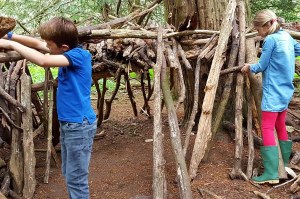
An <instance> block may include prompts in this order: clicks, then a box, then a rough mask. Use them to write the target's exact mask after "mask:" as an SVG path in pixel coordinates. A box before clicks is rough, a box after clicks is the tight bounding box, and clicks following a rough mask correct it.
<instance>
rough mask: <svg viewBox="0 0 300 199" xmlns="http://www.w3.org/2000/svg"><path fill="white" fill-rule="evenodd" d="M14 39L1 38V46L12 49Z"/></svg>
mask: <svg viewBox="0 0 300 199" xmlns="http://www.w3.org/2000/svg"><path fill="white" fill-rule="evenodd" d="M11 43H12V41H9V40H6V39H0V48H5V49H12V45H11Z"/></svg>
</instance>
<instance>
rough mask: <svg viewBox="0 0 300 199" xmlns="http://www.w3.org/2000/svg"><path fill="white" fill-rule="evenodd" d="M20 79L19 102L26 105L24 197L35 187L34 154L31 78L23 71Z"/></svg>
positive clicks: (30, 196)
mask: <svg viewBox="0 0 300 199" xmlns="http://www.w3.org/2000/svg"><path fill="white" fill-rule="evenodd" d="M20 80H21V102H22V104H23V105H24V106H25V107H26V113H23V114H22V120H23V124H22V128H23V129H24V132H23V150H24V188H23V195H24V197H25V198H32V197H33V194H34V191H35V187H36V179H35V163H36V160H35V154H34V143H33V130H32V110H31V79H30V77H28V76H27V75H26V74H25V73H24V72H23V74H22V75H21V77H20Z"/></svg>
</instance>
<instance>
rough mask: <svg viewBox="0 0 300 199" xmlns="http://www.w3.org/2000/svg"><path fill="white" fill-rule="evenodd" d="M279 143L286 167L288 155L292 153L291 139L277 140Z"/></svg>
mask: <svg viewBox="0 0 300 199" xmlns="http://www.w3.org/2000/svg"><path fill="white" fill-rule="evenodd" d="M279 145H280V150H281V154H282V159H283V163H284V166H285V167H286V166H288V164H289V160H290V156H291V153H292V141H291V140H287V141H282V140H279Z"/></svg>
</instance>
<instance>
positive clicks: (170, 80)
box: [0, 0, 300, 199]
mask: <svg viewBox="0 0 300 199" xmlns="http://www.w3.org/2000/svg"><path fill="white" fill-rule="evenodd" d="M166 2H168V3H169V4H166V10H167V11H168V13H176V12H177V11H178V10H180V9H182V13H181V15H180V16H177V17H175V15H171V14H170V15H169V16H168V20H167V21H168V24H167V25H163V26H162V25H161V26H158V25H155V26H154V25H152V26H147V25H146V26H141V25H140V23H138V22H139V21H140V20H141V21H143V20H145V19H147V16H148V15H149V14H150V13H151V12H152V11H153V10H154V9H156V8H157V6H158V5H159V4H160V3H161V0H157V1H153V2H152V3H151V4H149V5H148V6H147V7H145V8H144V9H136V10H134V11H133V12H131V13H130V14H129V15H128V16H125V17H113V16H111V17H110V20H108V21H107V22H105V23H102V24H98V25H93V26H83V27H78V30H79V35H80V44H81V45H82V46H83V47H84V48H85V49H87V50H89V51H90V52H91V54H92V56H93V73H92V79H93V85H94V86H95V88H96V92H97V105H96V112H97V118H98V123H97V125H98V128H100V127H101V125H102V124H103V121H106V120H108V119H109V118H110V113H111V110H112V108H113V106H112V105H113V103H114V100H115V98H116V95H117V93H118V92H119V91H120V85H121V79H122V78H123V79H124V81H125V85H126V92H127V94H128V100H129V101H130V104H131V107H128V109H132V112H133V115H134V116H136V117H138V115H139V114H145V115H147V117H148V118H149V120H152V121H153V174H152V175H153V178H152V196H151V197H150V198H155V199H158V198H168V187H167V186H166V176H165V169H166V168H165V165H166V161H165V157H164V147H163V140H164V134H166V133H169V134H170V137H171V143H169V144H170V145H171V148H172V150H173V155H174V159H175V166H176V172H177V173H176V176H177V177H176V180H175V181H176V183H177V186H178V190H179V191H178V192H179V198H184V199H191V198H195V197H194V194H193V191H192V186H193V181H194V180H195V179H196V178H197V176H199V174H201V170H198V168H199V165H200V164H201V163H202V162H204V161H206V160H207V159H209V158H210V149H211V148H212V146H213V145H214V143H213V142H214V138H215V136H216V134H217V132H218V130H219V129H220V128H223V129H226V131H228V132H229V134H231V135H232V136H233V137H234V138H233V139H234V142H235V151H234V164H233V165H232V167H231V168H230V170H229V171H228V175H229V177H230V179H231V180H243V181H247V182H249V183H251V181H250V179H251V177H252V176H254V175H257V168H254V166H253V165H254V162H255V161H257V158H255V153H257V151H256V150H255V148H258V147H259V146H261V145H262V139H261V127H260V126H261V124H260V123H261V121H260V118H261V109H260V107H261V106H260V105H261V93H262V80H261V79H262V77H261V74H249V75H243V74H242V73H241V72H240V71H241V67H242V66H243V65H244V64H245V63H255V62H257V60H258V58H259V56H260V53H261V44H262V38H260V37H258V36H257V34H256V32H254V31H253V30H252V26H251V23H250V22H249V21H248V19H247V15H246V14H247V9H246V8H247V1H246V2H245V1H243V0H237V1H236V0H222V1H220V3H219V4H216V5H217V6H218V8H214V9H213V10H212V11H211V9H210V8H209V3H208V1H203V2H202V3H203V4H205V5H208V6H207V7H202V8H200V7H201V6H200V5H196V4H195V3H194V2H193V3H191V4H189V6H187V2H189V1H181V3H177V4H175V3H174V4H173V3H171V2H172V1H166ZM221 2H222V3H221ZM176 6H177V7H176ZM197 6H198V7H197ZM201 9H202V10H201ZM200 11H201V12H200ZM284 25H285V28H286V31H288V32H289V33H290V34H291V36H292V37H293V38H295V39H296V40H299V39H300V33H299V29H300V26H295V27H296V28H292V26H290V24H284ZM15 26H16V21H15V20H14V19H12V18H10V17H0V38H1V37H3V36H4V35H5V34H7V33H8V32H9V31H12V30H14V28H15ZM297 28H299V29H297ZM0 67H1V70H0V96H1V98H0V121H1V122H0V145H1V147H3V146H4V145H9V149H10V157H9V158H3V159H0V181H1V189H0V199H5V198H22V197H24V198H33V196H34V194H35V190H36V186H37V182H36V174H35V167H36V151H37V150H41V149H37V148H35V145H34V139H36V138H37V137H38V136H39V135H42V134H43V135H44V136H46V137H47V143H46V148H45V149H43V150H42V151H43V152H44V153H46V163H45V165H46V166H45V168H44V178H43V182H44V183H46V184H47V183H51V182H49V175H51V172H50V170H51V166H50V163H51V161H53V162H54V165H55V166H56V167H58V168H59V167H60V166H61V165H60V158H59V154H58V152H57V151H56V149H55V146H56V145H57V144H58V143H59V123H58V118H57V112H56V103H55V98H56V88H57V86H58V83H57V80H56V79H55V78H53V74H52V72H51V70H50V69H49V68H45V81H44V82H39V83H33V82H32V79H31V76H32V74H30V71H29V69H28V61H27V60H26V59H24V58H23V57H22V56H21V55H20V54H19V53H17V52H15V51H6V50H2V49H1V52H0ZM295 67H296V73H297V74H299V71H300V69H299V67H300V64H299V62H298V63H297V64H296V66H295ZM149 69H153V71H154V77H153V78H151V76H150V72H149ZM130 72H135V73H137V74H138V77H139V78H140V79H139V82H140V89H141V93H142V98H143V103H144V104H143V106H142V107H138V106H137V105H136V102H135V96H134V93H133V92H132V85H131V79H130V76H129V73H130ZM108 79H113V80H114V81H115V88H114V91H113V92H112V93H111V94H109V95H108V93H107V86H106V84H107V81H108ZM99 80H102V86H101V85H100V84H99ZM294 83H295V85H297V84H299V82H297V80H295V82H294ZM91 86H92V85H91ZM296 87H297V86H296ZM40 92H42V93H43V95H42V97H41V95H39V93H40ZM174 95H176V96H177V97H174ZM151 100H153V106H152V107H151V106H150V105H149V101H151ZM299 104H300V99H299V98H296V97H295V98H293V100H292V101H291V103H290V107H289V109H288V116H287V121H286V123H287V125H288V126H289V127H290V129H292V130H290V131H291V132H298V131H299V130H298V129H300V118H299V117H300V113H299V112H297V110H298V109H299ZM180 108H183V110H184V117H183V118H182V119H181V120H180V121H179V119H178V117H177V110H178V109H180ZM163 109H166V110H167V118H168V121H167V123H168V125H169V132H163V130H162V115H161V112H162V110H163ZM182 127H183V128H182ZM193 134H196V135H195V136H196V137H195V140H194V142H192V141H191V136H192V135H193ZM292 140H293V141H294V142H297V141H299V140H300V139H299V137H298V136H296V134H295V135H294V136H292ZM244 145H245V146H247V148H248V149H247V150H248V154H247V158H246V157H244V155H245V154H243V149H244V148H245V146H244ZM0 150H1V149H0ZM188 150H191V151H190V153H191V156H187V152H188ZM5 160H6V161H5ZM242 160H247V163H242ZM299 161H300V151H294V152H293V155H292V158H291V161H290V168H291V169H292V171H290V172H288V173H287V172H286V170H285V168H284V165H283V161H282V158H280V164H279V176H280V179H283V180H282V181H281V183H280V184H279V185H276V186H274V187H272V188H271V189H276V188H278V187H280V186H289V188H288V189H289V190H288V191H289V192H291V193H294V194H297V192H298V191H299V190H300V185H299V183H300V177H299V174H298V173H299V169H300V168H299V166H298V162H299ZM244 164H246V165H247V166H246V169H245V167H243V166H242V165H244ZM253 186H254V187H256V188H257V190H256V191H254V194H255V195H257V197H260V198H270V196H269V193H263V192H261V191H260V189H259V186H257V185H253ZM198 191H199V192H207V193H206V194H208V195H210V198H221V197H220V196H218V195H216V194H214V193H213V192H209V191H207V190H204V189H200V188H199V189H198Z"/></svg>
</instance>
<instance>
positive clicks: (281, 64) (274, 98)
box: [250, 29, 300, 112]
mask: <svg viewBox="0 0 300 199" xmlns="http://www.w3.org/2000/svg"><path fill="white" fill-rule="evenodd" d="M299 55H300V44H299V43H297V42H296V40H294V39H293V38H292V37H291V36H290V34H289V33H287V32H285V31H284V30H282V29H281V30H279V31H278V32H276V33H273V34H270V35H268V36H267V37H266V38H265V40H264V43H263V48H262V54H261V57H260V59H259V62H258V63H257V64H251V65H250V71H251V72H253V73H259V72H262V87H263V88H262V90H263V94H262V103H261V109H262V111H269V112H282V111H284V110H285V109H287V108H288V104H289V102H290V101H291V99H292V96H293V93H294V85H293V78H294V73H295V57H296V56H299Z"/></svg>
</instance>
